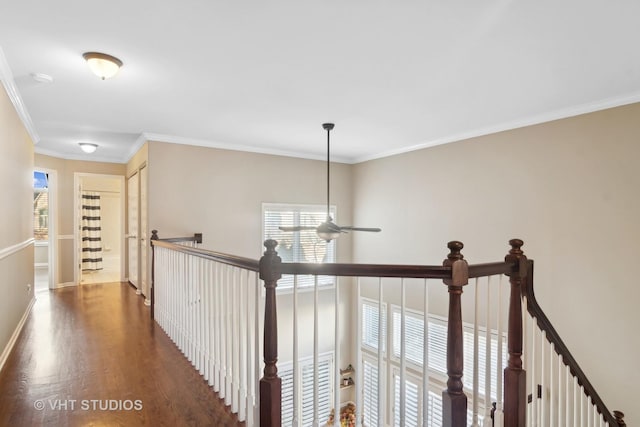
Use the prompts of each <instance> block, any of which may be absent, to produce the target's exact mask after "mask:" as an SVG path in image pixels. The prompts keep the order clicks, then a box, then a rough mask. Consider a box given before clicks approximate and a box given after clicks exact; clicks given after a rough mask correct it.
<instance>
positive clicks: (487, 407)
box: [483, 276, 493, 425]
mask: <svg viewBox="0 0 640 427" xmlns="http://www.w3.org/2000/svg"><path fill="white" fill-rule="evenodd" d="M492 277H493V276H489V277H488V278H487V295H486V297H487V298H486V300H485V322H484V324H485V330H484V332H485V334H484V344H485V347H484V357H485V359H484V360H485V365H484V421H483V424H484V425H487V424H488V420H490V419H491V341H492V340H491V329H492V328H491V278H492Z"/></svg>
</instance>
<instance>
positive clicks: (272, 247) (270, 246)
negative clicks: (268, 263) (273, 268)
mask: <svg viewBox="0 0 640 427" xmlns="http://www.w3.org/2000/svg"><path fill="white" fill-rule="evenodd" d="M276 246H278V242H277V241H275V240H273V239H267V240H265V241H264V247H265V248H267V250H266V251H265V252H264V254H265V255H267V254H272V253H274V252H275V253H277V252H276Z"/></svg>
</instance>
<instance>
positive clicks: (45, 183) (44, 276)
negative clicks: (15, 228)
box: [33, 168, 57, 292]
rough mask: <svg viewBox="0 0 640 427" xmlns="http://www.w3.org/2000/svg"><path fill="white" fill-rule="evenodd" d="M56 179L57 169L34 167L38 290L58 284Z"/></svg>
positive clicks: (35, 276)
mask: <svg viewBox="0 0 640 427" xmlns="http://www.w3.org/2000/svg"><path fill="white" fill-rule="evenodd" d="M56 182H57V173H56V171H55V170H50V169H45V168H37V169H35V170H34V171H33V237H34V241H35V243H34V281H33V283H34V290H35V291H36V292H40V291H46V290H49V289H53V288H55V285H56V259H57V251H56V247H57V245H56V243H57V238H56V229H55V218H56V197H55V196H56Z"/></svg>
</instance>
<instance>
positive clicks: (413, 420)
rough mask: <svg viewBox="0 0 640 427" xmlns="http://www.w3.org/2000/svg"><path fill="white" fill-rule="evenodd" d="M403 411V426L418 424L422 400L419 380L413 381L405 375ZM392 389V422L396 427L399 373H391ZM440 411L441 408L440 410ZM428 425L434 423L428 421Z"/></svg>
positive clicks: (397, 426) (398, 421) (398, 426)
mask: <svg viewBox="0 0 640 427" xmlns="http://www.w3.org/2000/svg"><path fill="white" fill-rule="evenodd" d="M404 384H405V387H404V388H405V393H404V395H405V412H404V423H405V424H404V425H405V426H417V425H419V421H418V420H419V418H420V412H421V411H420V407H421V406H422V402H421V399H420V394H421V393H420V386H419V384H420V382H419V380H418V381H414V380H413V378H412V377H409V376H408V375H406V376H405V381H404ZM393 390H394V393H393V394H394V396H395V398H394V405H393V408H394V411H393V424H394V426H396V427H400V375H399V374H394V375H393ZM440 412H442V410H440ZM428 425H434V424H433V423H430V424H428Z"/></svg>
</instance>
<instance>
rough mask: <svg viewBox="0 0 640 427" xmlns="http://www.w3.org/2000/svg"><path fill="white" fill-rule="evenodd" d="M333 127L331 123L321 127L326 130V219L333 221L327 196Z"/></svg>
mask: <svg viewBox="0 0 640 427" xmlns="http://www.w3.org/2000/svg"><path fill="white" fill-rule="evenodd" d="M334 127H335V124H333V123H323V124H322V128H323V129H325V130H326V131H327V221H333V218H331V215H330V212H331V206H330V198H329V194H330V193H329V191H330V190H329V186H330V183H331V157H330V145H331V144H330V141H331V137H330V134H331V130H332V129H333V128H334Z"/></svg>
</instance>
